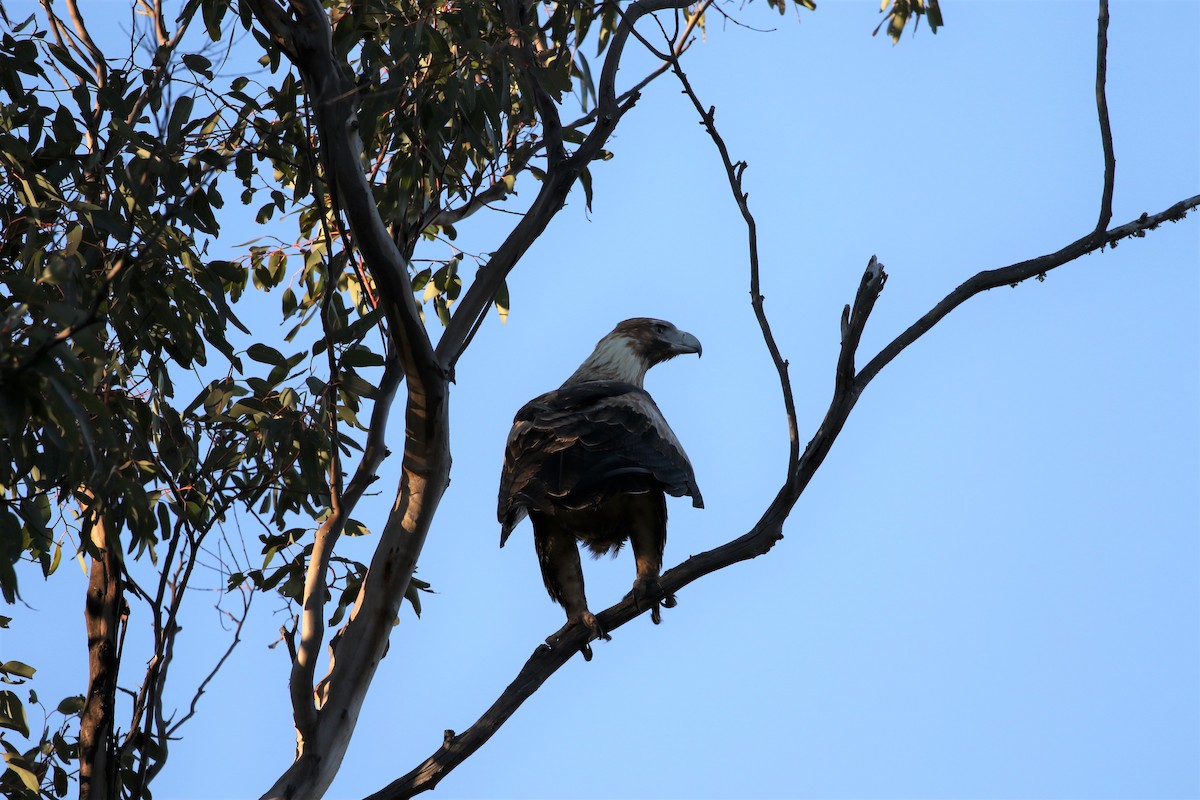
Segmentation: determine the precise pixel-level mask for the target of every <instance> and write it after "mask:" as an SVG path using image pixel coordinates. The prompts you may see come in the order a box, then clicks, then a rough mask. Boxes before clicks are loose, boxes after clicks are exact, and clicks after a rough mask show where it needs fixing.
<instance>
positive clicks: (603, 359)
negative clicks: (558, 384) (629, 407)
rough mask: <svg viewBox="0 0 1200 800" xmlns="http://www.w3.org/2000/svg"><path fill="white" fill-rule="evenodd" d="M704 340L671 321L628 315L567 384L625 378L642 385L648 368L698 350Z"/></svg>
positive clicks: (602, 340) (638, 385) (634, 383)
mask: <svg viewBox="0 0 1200 800" xmlns="http://www.w3.org/2000/svg"><path fill="white" fill-rule="evenodd" d="M700 352H701V347H700V340H699V339H697V338H696V337H695V336H692V335H691V334H690V333H688V332H687V331H681V330H679V329H678V328H676V327H675V326H674V325H672V324H671V323H669V322H666V321H664V320H661V319H650V318H649V317H634V318H633V319H627V320H625V321H624V322H622V323H621V324H619V325H617V327H615V328H613V331H612V333H610V334H608V335H607V336H605V337H604V338H603V339H601V340H600V341H599V342H597V343H596V349H595V350H593V351H592V354H591V355H590V356H588V358H587V360H586V361H584V362H583V364H581V365H580V367H579V369H577V370H575V374H574V375H572V376H571V377H570V378H568V379H567V382H566V383H564V384H563V386H568V385H570V384H574V383H583V382H584V381H622V382H624V383H632V384H633V385H634V386H637V387H638V388H639V389H640V388H642V381H643V379H644V378H645V377H646V370H648V369H650V368H651V367H653V366H654V365H655V364H661V363H662V362H664V361H666V360H667V359H670V358H674V357H675V356H678V355H682V354H683V353H695V354H696V355H700Z"/></svg>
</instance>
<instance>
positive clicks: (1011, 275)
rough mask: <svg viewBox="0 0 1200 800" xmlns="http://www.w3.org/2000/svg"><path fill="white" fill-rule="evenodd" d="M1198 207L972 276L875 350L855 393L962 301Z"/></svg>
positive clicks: (1182, 207) (1145, 218)
mask: <svg viewBox="0 0 1200 800" xmlns="http://www.w3.org/2000/svg"><path fill="white" fill-rule="evenodd" d="M1198 206H1200V195H1194V196H1192V197H1189V198H1187V199H1186V200H1180V201H1179V202H1178V203H1175V204H1174V205H1173V206H1171V207H1170V208H1167V209H1164V210H1163V211H1160V212H1159V213H1157V214H1153V215H1147V214H1142V215H1141V216H1140V217H1138V218H1137V219H1135V220H1132V221H1130V222H1127V223H1125V224H1124V225H1121V226H1119V227H1116V228H1111V229H1109V230H1107V231H1102V232H1099V233H1089V234H1087V235H1086V236H1084V237H1082V238H1080V239H1076V240H1075V241H1073V242H1071V243H1070V244H1068V245H1067V246H1066V247H1064V248H1062V249H1061V250H1057V251H1055V252H1053V253H1048V254H1046V255H1043V256H1038V257H1037V258H1032V259H1029V260H1028V261H1021V262H1018V263H1016V264H1011V265H1009V266H1007V267H1001V268H999V269H992V270H984V271H982V272H979V273H976V274H975V275H973V276H971V277H970V278H969V279H967V281H966V282H964V283H963V284H962V285H961V286H959V287H958V288H957V289H955V290H954V291H953V292H951V293H950V294H948V295H946V297H945V298H944V299H943V300H942V301H941V302H940V303H938V304H937V305H935V306H934V307H933V308H932V309H930V310H929V312H928V313H926V314H925V316H923V317H921V318H920V319H919V320H917V321H916V322H914V323H913V324H912V325H911V326H910V327H909V328H908V329H907V330H906V331H904V332H903V333H902V334H900V335H899V336H897V337H896V338H895V339H894V340H893V341H892V342H891V344H889V345H888V346H887V347H885V348H883V350H881V351H879V354H878V355H877V356H875V358H873V359H871V362H870V363H869V364H867V366H865V367H863V369H862V372H860V373H858V377H857V378H856V379H855V383H856V384H857V386H858V389H859V391H862V389H863V388H865V387H866V385H867V384H868V383H870V382H871V379H873V378H874V377H875V376H876V375H877V374H879V371H880V370H882V369H883V368H884V367H885V366H887V364H888V363H889V362H890V361H891V360H892V359H893V358H895V357H896V356H898V355H899V354H900V353H901V352H902V351H903V350H904V349H905V348H906V347H908V346H909V345H910V344H912V343H913V342H915V341H916V340H917V339H919V338H920V337H921V336H923V335H924V334H925V333H926V332H928V331H929V329H930V328H932V327H933V326H934V325H936V324H937V323H938V322H939V321H940V320H941V319H942V318H943V317H945V316H946V315H947V314H949V313H950V312H951V311H953V310H954V309H955V308H957V307H958V306H959V305H961V304H962V303H963V302H965V301H966V300H968V299H970V298H972V297H974V296H975V295H977V294H979V293H980V292H986V291H987V290H989V289H995V288H998V287H1000V286H1015V285H1016V284H1018V283H1020V282H1021V281H1025V280H1028V279H1030V278H1033V277H1035V276H1038V275H1044V274H1045V273H1047V272H1049V271H1050V270H1052V269H1056V268H1058V267H1061V266H1063V265H1064V264H1068V263H1070V262H1072V261H1074V260H1075V259H1077V258H1079V257H1080V256H1084V255H1087V254H1088V253H1093V252H1095V251H1097V250H1102V249H1103V248H1104V247H1106V246H1112V247H1115V246H1116V245H1117V243H1118V242H1119V241H1121V240H1122V239H1126V238H1129V237H1141V236H1144V235H1145V234H1146V231H1150V230H1153V229H1155V228H1157V227H1158V226H1159V225H1161V224H1162V223H1164V222H1178V221H1179V220H1181V219H1183V218H1184V217H1185V216H1187V213H1188V212H1189V211H1192V210H1193V209H1195V208H1197V207H1198Z"/></svg>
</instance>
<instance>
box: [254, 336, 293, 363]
mask: <svg viewBox="0 0 1200 800" xmlns="http://www.w3.org/2000/svg"><path fill="white" fill-rule="evenodd" d="M246 355H248V356H250V358H252V359H254V360H255V361H257V362H258V363H260V364H269V365H271V366H273V367H275V366H280V365H282V364H287V359H286V358H284V357H283V353H281V352H279V351H278V350H276V349H275V348H274V347H271V346H270V345H266V344H263V343H262V342H256V343H254V344H252V345H250V347H248V348H247V349H246Z"/></svg>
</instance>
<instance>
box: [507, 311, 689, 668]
mask: <svg viewBox="0 0 1200 800" xmlns="http://www.w3.org/2000/svg"><path fill="white" fill-rule="evenodd" d="M681 353H695V354H696V355H699V354H700V342H699V340H698V339H696V337H695V336H692V335H691V334H690V333H687V332H686V331H681V330H679V329H677V328H676V327H675V326H674V325H672V324H671V323H669V322H663V321H662V320H657V319H646V318H642V317H639V318H636V319H627V320H625V321H624V322H622V323H621V324H620V325H618V326H617V327H616V328H615V329H613V332H612V333H610V334H608V335H607V336H605V337H604V338H603V339H601V340H600V342H599V343H598V344H597V345H596V349H595V350H594V351H593V352H592V354H591V355H590V356H588V358H587V360H586V361H584V362H583V364H582V365H580V367H579V369H577V370H575V374H574V375H572V376H571V377H570V378H568V379H567V381H566V383H564V384H563V385H562V386H561V387H559V388H558V389H556V390H554V391H552V392H547V393H546V394H543V395H541V396H540V397H536V398H534V399H533V400H531V401H529V402H528V403H526V404H525V406H524V407H522V408H521V410H520V411H518V412H517V416H516V418H515V419H514V420H513V427H512V431H511V432H510V433H509V435H508V443H507V445H506V447H505V451H504V469H503V472H502V473H501V475H500V502H499V508H498V511H497V515H498V517H499V519H500V524H501V532H500V546H501V547H503V546H504V543H505V541H506V540H507V539H508V536H509V534H511V533H512V531H513V528H515V527H516V526H517V524H518V523H519V522H520V521H521V520H522V519H524V518H525V516H526V515H527V514H528V515H529V518H530V520H531V521H532V522H533V541H534V546H535V547H536V549H537V554H538V561H539V562H540V564H541V568H542V578H543V579H544V580H545V583H546V589H547V591H549V592H550V597H551V598H553V599H554V601H555V602H556V603H559V604H560V605H562V606H563V608H564V609H565V610H566V612H567V624H566V625H565V626H563V628H562V630H560V631H559V632H558V633H557V634H555V635H554V636H552V637H550V640H548V641H551V642H553V641H555V640H557V638H558V637H559V636H560V635H561V634H563V633H564V632H565V631H566V630H567V629H568V628H570V627H571V626H572V625H575V624H582V625H584V626H586V627H587V628H588V629H589V630H590V631H591V632H592V636H593V638H597V637H602V638H606V639H607V638H608V634H607V633H605V632H604V631H603V630H601V628H600V626H599V625H598V624H597V622H596V618H595V617H594V616H592V613H591V612H590V611H589V610H588V607H587V599H586V597H585V596H584V591H583V570H582V567H581V566H580V563H579V548H578V546H577V545H576V541H575V540H576V539H578V540H579V541H581V542H583V544H584V545H586V546H587V548H588V549H589V550H591V552H592V554H593V556H599V555H601V554H603V553H608V552H612V553H614V554H615V553H616V551H617V550H619V549H620V548H621V546H622V545H623V544H625V541H626V540H629V541H631V542H632V543H633V557H634V561H635V562H636V564H637V580H635V581H634V584H633V596H634V600H635V602H638V603H639V607H644V606H643V605H641V604H643V603H649V604H650V607H651V618H652V619H653V620H654V622H655V624H657V623H658V622H659V620H660V613H659V603H660V602H661V604H662V605H665V606H666V607H668V608H670V607H671V606H674V605H675V598H674V597H673V596H671V595H667V596H665V597H662V598H661V600H659V599H658V597H659V594H660V593H661V591H662V590H661V588H660V587H659V585H658V576H659V571H660V570H661V568H662V558H663V546H664V545H665V544H666V541H667V502H666V496H665V495H666V494H671V495H674V496H675V497H682V496H684V495H688V496H690V497H691V498H692V505H694V506H695V507H696V508H703V507H704V500H703V499H702V498H701V496H700V489H699V488H697V486H696V476H695V474H694V473H693V471H692V465H691V462H689V461H688V457H687V454H685V453H684V452H683V447H682V446H681V445H680V444H679V440H678V439H677V438H676V437H675V433H674V432H673V431H672V430H671V428H670V426H669V425H667V421H666V420H665V419H664V418H663V415H662V412H661V411H659V410H658V406H657V405H655V403H654V400H653V399H652V398H651V397H650V395H649V394H647V393H646V390H645V389H643V388H642V381H643V379H644V378H645V377H646V370H648V369H650V368H651V367H653V366H654V365H655V364H660V363H662V362H663V361H666V360H667V359H670V358H674V357H675V356H677V355H680V354H681ZM651 598H654V599H653V600H651ZM584 654H585V655H589V653H588V652H587V651H585V653H584Z"/></svg>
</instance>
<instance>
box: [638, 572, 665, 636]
mask: <svg viewBox="0 0 1200 800" xmlns="http://www.w3.org/2000/svg"><path fill="white" fill-rule="evenodd" d="M649 598H654V599H653V600H651V601H650V602H647V600H648V599H649ZM633 607H634V608H636V609H637V610H638V613H641V612H643V611H645V610H646V608H647V607H649V609H650V621H651V622H653V623H654V624H655V625H658V624H660V623H661V622H662V610H661V609H662V608H674V607H675V595H673V594H669V593H667V592H664V591H663V590H662V587H661V586H659V584H658V580H657V579H653V578H651V579H646V580H641V579H639V580H638V581H636V582H635V583H634V584H633Z"/></svg>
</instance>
